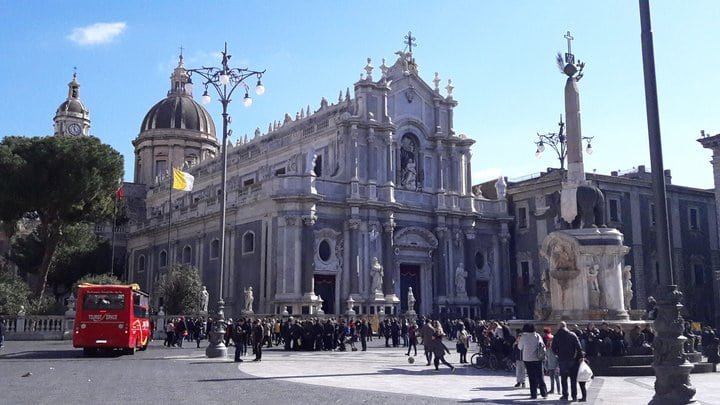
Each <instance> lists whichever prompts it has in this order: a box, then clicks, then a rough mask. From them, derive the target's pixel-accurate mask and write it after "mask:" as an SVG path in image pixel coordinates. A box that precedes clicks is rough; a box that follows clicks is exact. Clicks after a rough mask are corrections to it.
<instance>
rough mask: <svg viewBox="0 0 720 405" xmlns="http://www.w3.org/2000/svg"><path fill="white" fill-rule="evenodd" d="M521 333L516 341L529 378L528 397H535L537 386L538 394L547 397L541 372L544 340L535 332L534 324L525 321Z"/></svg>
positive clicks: (543, 357) (543, 358)
mask: <svg viewBox="0 0 720 405" xmlns="http://www.w3.org/2000/svg"><path fill="white" fill-rule="evenodd" d="M522 332H523V333H522V335H520V339H519V342H518V349H520V351H522V359H523V362H525V369H526V370H527V375H528V380H530V398H531V399H537V392H538V388H539V389H540V395H541V396H542V397H543V398H547V387H546V386H545V379H544V377H543V372H542V362H543V360H545V342H543V338H542V336H540V334H538V333H537V332H535V326H533V324H530V323H526V324H525V325H523V328H522Z"/></svg>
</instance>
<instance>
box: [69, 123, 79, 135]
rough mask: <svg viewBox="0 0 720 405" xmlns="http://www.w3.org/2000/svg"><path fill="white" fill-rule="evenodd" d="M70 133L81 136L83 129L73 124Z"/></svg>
mask: <svg viewBox="0 0 720 405" xmlns="http://www.w3.org/2000/svg"><path fill="white" fill-rule="evenodd" d="M68 132H70V134H71V135H80V132H82V128H80V125H78V124H74V123H73V124H70V126H68Z"/></svg>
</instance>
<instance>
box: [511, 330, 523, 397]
mask: <svg viewBox="0 0 720 405" xmlns="http://www.w3.org/2000/svg"><path fill="white" fill-rule="evenodd" d="M520 336H522V330H521V329H516V330H515V342H513V346H512V352H511V354H510V356H511V357H512V359H513V360H514V361H515V388H525V374H526V372H525V362H524V361H523V359H522V351H520V349H518V343H520Z"/></svg>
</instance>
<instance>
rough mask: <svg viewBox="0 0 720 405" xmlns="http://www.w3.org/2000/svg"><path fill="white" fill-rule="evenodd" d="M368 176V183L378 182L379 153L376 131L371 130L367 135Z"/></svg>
mask: <svg viewBox="0 0 720 405" xmlns="http://www.w3.org/2000/svg"><path fill="white" fill-rule="evenodd" d="M367 152H368V153H367V162H366V164H367V176H368V182H371V183H373V182H376V181H377V177H378V175H377V169H378V168H377V154H376V153H377V152H376V150H375V129H373V128H369V129H368V134H367Z"/></svg>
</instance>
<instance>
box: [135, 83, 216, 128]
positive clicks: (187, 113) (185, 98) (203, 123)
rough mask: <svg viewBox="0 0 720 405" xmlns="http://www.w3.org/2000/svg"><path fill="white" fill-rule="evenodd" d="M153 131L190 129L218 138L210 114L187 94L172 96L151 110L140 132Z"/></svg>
mask: <svg viewBox="0 0 720 405" xmlns="http://www.w3.org/2000/svg"><path fill="white" fill-rule="evenodd" d="M153 129H188V130H192V131H200V132H204V133H206V134H209V135H211V136H212V137H216V136H215V123H214V122H213V120H212V118H211V117H210V113H208V112H207V110H206V109H205V108H204V107H203V106H201V105H200V104H198V103H197V102H196V101H195V100H194V99H193V98H192V97H191V96H189V95H187V94H170V95H169V96H168V97H167V98H165V99H164V100H161V101H160V102H159V103H157V104H155V105H154V106H153V107H152V108H150V111H148V113H147V114H146V115H145V118H144V119H143V121H142V125H141V126H140V132H141V133H142V132H145V131H149V130H153Z"/></svg>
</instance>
